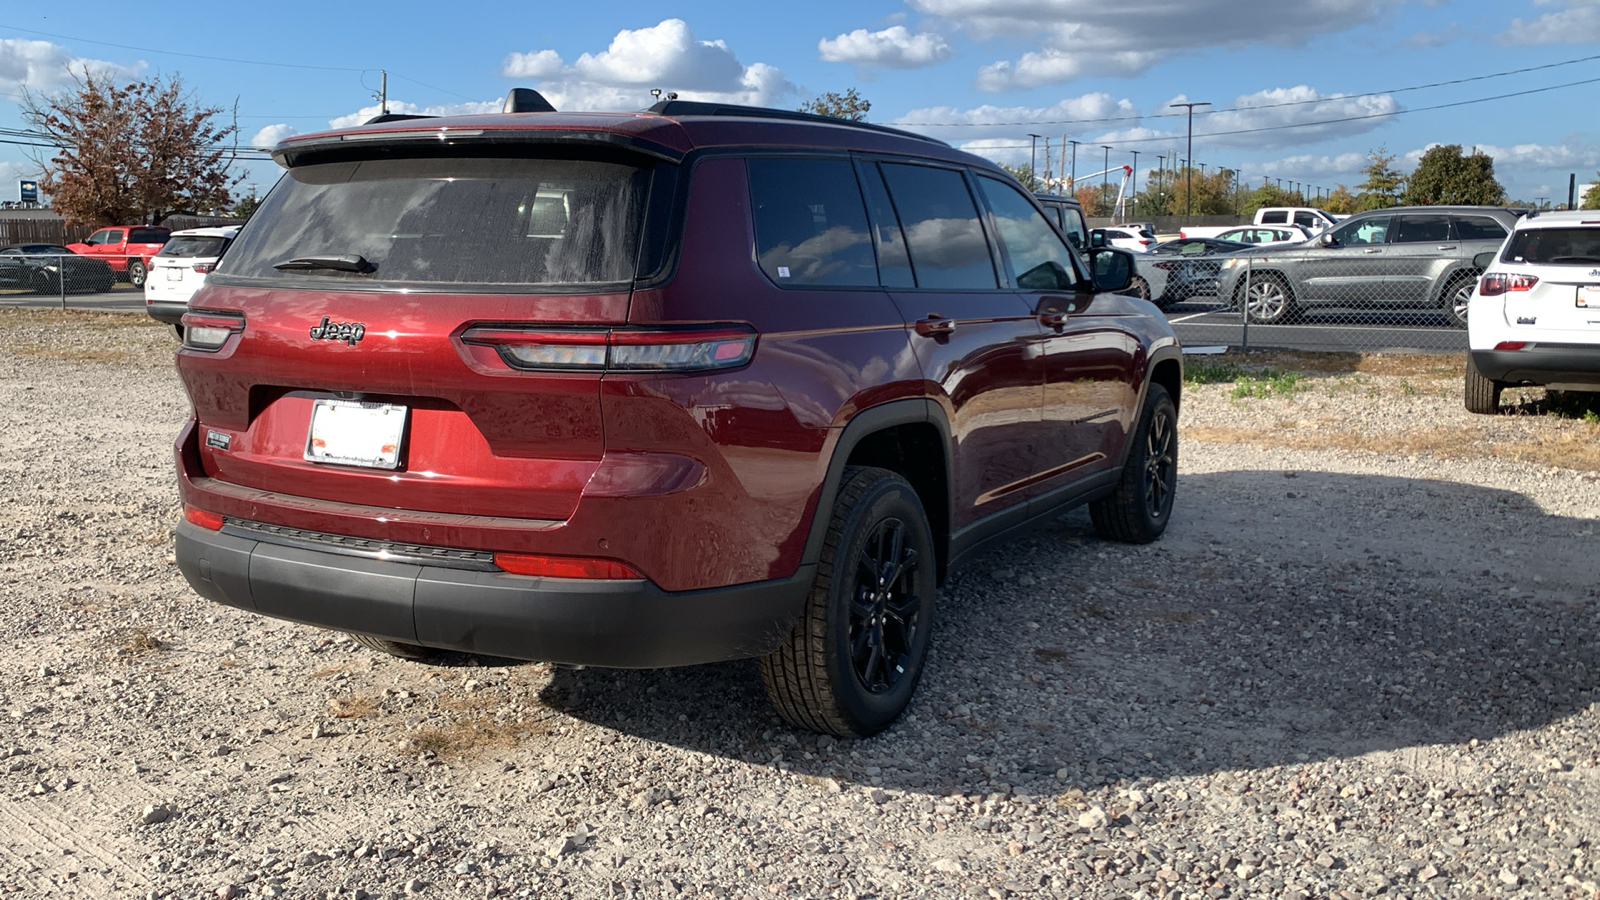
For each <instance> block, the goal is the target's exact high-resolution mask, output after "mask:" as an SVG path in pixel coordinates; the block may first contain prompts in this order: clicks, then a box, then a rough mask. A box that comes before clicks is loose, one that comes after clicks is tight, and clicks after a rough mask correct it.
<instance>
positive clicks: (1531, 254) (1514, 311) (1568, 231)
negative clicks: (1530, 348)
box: [1480, 218, 1600, 343]
mask: <svg viewBox="0 0 1600 900" xmlns="http://www.w3.org/2000/svg"><path fill="white" fill-rule="evenodd" d="M1502 260H1503V261H1504V262H1505V264H1506V265H1507V268H1508V269H1509V273H1508V274H1507V275H1506V276H1504V279H1503V281H1501V282H1499V283H1490V284H1486V285H1485V287H1488V288H1489V289H1490V290H1500V291H1503V292H1504V294H1505V301H1506V324H1507V325H1510V326H1511V327H1513V328H1515V329H1518V330H1527V331H1537V332H1539V334H1538V335H1537V339H1539V340H1543V341H1551V342H1557V343H1562V342H1572V343H1593V342H1595V341H1597V340H1600V218H1597V219H1596V220H1595V221H1594V222H1593V223H1585V224H1584V225H1573V226H1570V227H1566V226H1563V227H1549V228H1526V229H1523V230H1521V231H1518V232H1516V234H1514V235H1513V236H1512V238H1511V240H1510V242H1509V243H1508V244H1507V245H1506V250H1505V253H1504V254H1503V255H1502ZM1493 278H1494V276H1490V279H1486V281H1490V280H1491V279H1493ZM1480 290H1482V288H1480ZM1529 339H1530V340H1532V339H1534V338H1532V337H1530V338H1529Z"/></svg>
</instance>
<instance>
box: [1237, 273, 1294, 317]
mask: <svg viewBox="0 0 1600 900" xmlns="http://www.w3.org/2000/svg"><path fill="white" fill-rule="evenodd" d="M1236 294H1237V296H1239V297H1240V298H1242V299H1243V301H1244V302H1243V303H1242V304H1241V305H1243V306H1244V314H1245V317H1246V318H1248V319H1249V320H1250V324H1252V325H1280V324H1283V323H1284V322H1292V321H1294V318H1295V314H1296V308H1295V302H1294V293H1293V292H1292V291H1290V290H1289V285H1288V283H1287V282H1285V281H1284V280H1283V278H1282V277H1280V276H1278V275H1272V274H1267V275H1256V276H1253V277H1252V278H1251V279H1250V282H1249V286H1248V290H1246V286H1245V285H1244V284H1241V285H1240V286H1239V288H1238V290H1237V292H1236Z"/></svg>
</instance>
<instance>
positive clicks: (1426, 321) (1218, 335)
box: [1166, 297, 1467, 353]
mask: <svg viewBox="0 0 1600 900" xmlns="http://www.w3.org/2000/svg"><path fill="white" fill-rule="evenodd" d="M1166 315H1167V321H1169V322H1171V323H1172V330H1173V331H1175V332H1177V335H1178V339H1179V340H1180V341H1182V342H1183V343H1184V345H1185V346H1189V347H1199V346H1218V345H1225V346H1228V347H1233V348H1239V349H1249V348H1269V347H1270V348H1274V349H1286V350H1315V351H1326V352H1350V353H1356V352H1368V353H1372V352H1380V353H1381V352H1391V351H1413V350H1415V351H1426V352H1429V353H1458V352H1462V351H1465V350H1466V349H1467V332H1466V330H1465V329H1461V328H1455V327H1453V326H1451V325H1450V324H1449V323H1448V322H1447V321H1446V319H1445V316H1444V313H1443V312H1442V311H1441V312H1429V311H1420V310H1366V311H1345V310H1329V311H1326V312H1323V311H1318V312H1310V313H1302V314H1301V316H1300V318H1299V320H1298V321H1296V322H1295V323H1294V324H1292V325H1251V326H1249V328H1248V329H1246V327H1245V325H1244V323H1243V322H1242V321H1241V319H1240V317H1239V313H1238V311H1237V310H1232V309H1228V308H1226V307H1224V306H1222V305H1221V304H1220V303H1218V302H1217V301H1216V298H1215V297H1197V298H1194V299H1192V300H1188V301H1185V302H1183V303H1178V304H1174V305H1173V306H1171V307H1168V308H1167V310H1166Z"/></svg>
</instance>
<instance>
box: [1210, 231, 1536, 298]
mask: <svg viewBox="0 0 1600 900" xmlns="http://www.w3.org/2000/svg"><path fill="white" fill-rule="evenodd" d="M1517 216H1518V213H1516V212H1513V211H1511V210H1506V209H1500V208H1498V207H1487V206H1413V207H1395V208H1392V209H1379V210H1372V211H1370V212H1364V213H1360V214H1357V215H1354V216H1351V217H1350V218H1348V219H1345V220H1344V221H1343V222H1340V223H1339V224H1338V225H1335V226H1334V227H1333V228H1330V229H1329V230H1327V231H1324V232H1322V233H1321V234H1319V235H1317V236H1316V237H1314V238H1312V239H1310V240H1308V241H1305V242H1302V243H1299V244H1292V245H1287V246H1281V247H1271V248H1264V249H1262V250H1259V251H1254V252H1251V253H1248V254H1243V253H1242V254H1239V255H1237V256H1235V257H1233V258H1231V259H1228V260H1226V261H1224V262H1223V264H1222V272H1221V275H1220V277H1219V279H1218V285H1217V288H1218V296H1220V297H1223V298H1225V299H1227V300H1228V301H1229V302H1230V303H1231V304H1232V305H1233V307H1234V308H1236V309H1237V308H1239V307H1241V306H1242V307H1243V308H1244V310H1245V314H1246V315H1247V316H1248V317H1249V319H1250V321H1252V322H1259V323H1262V324H1277V323H1281V322H1291V321H1294V320H1295V318H1296V317H1297V316H1298V314H1299V313H1300V312H1302V311H1305V310H1308V309H1311V308H1312V307H1323V308H1333V307H1339V308H1344V309H1373V308H1380V309H1393V308H1406V307H1408V308H1413V309H1418V308H1420V309H1429V310H1439V311H1441V312H1442V313H1443V314H1444V317H1445V319H1446V320H1447V321H1448V322H1449V323H1450V324H1452V325H1456V326H1465V325H1466V324H1467V302H1468V300H1470V299H1471V297H1472V291H1473V287H1474V285H1475V284H1476V283H1477V278H1478V274H1479V272H1480V271H1482V270H1481V269H1480V268H1479V267H1478V266H1477V265H1476V264H1475V263H1474V262H1473V259H1474V257H1476V256H1477V255H1478V254H1479V253H1482V252H1484V251H1486V250H1493V249H1495V248H1496V247H1498V246H1500V243H1501V242H1502V241H1504V240H1505V238H1506V235H1507V234H1509V233H1510V232H1511V227H1512V226H1513V225H1515V224H1516V221H1517ZM1246 273H1248V274H1249V279H1248V282H1249V283H1248V285H1247V284H1246V281H1247V279H1246V278H1245V277H1244V276H1245V275H1246Z"/></svg>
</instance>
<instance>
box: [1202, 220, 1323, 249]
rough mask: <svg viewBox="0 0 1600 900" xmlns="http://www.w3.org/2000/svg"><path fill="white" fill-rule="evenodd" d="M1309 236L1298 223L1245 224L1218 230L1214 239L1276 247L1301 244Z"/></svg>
mask: <svg viewBox="0 0 1600 900" xmlns="http://www.w3.org/2000/svg"><path fill="white" fill-rule="evenodd" d="M1310 237H1311V234H1310V233H1309V232H1307V231H1306V230H1305V229H1304V228H1301V227H1300V226H1298V225H1245V226H1241V227H1239V228H1230V229H1228V230H1227V231H1222V232H1218V233H1217V236H1216V239H1217V240H1219V241H1232V242H1233V243H1236V244H1250V245H1251V246H1255V247H1277V246H1281V245H1284V244H1301V243H1304V242H1305V241H1307V240H1308V239H1310Z"/></svg>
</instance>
